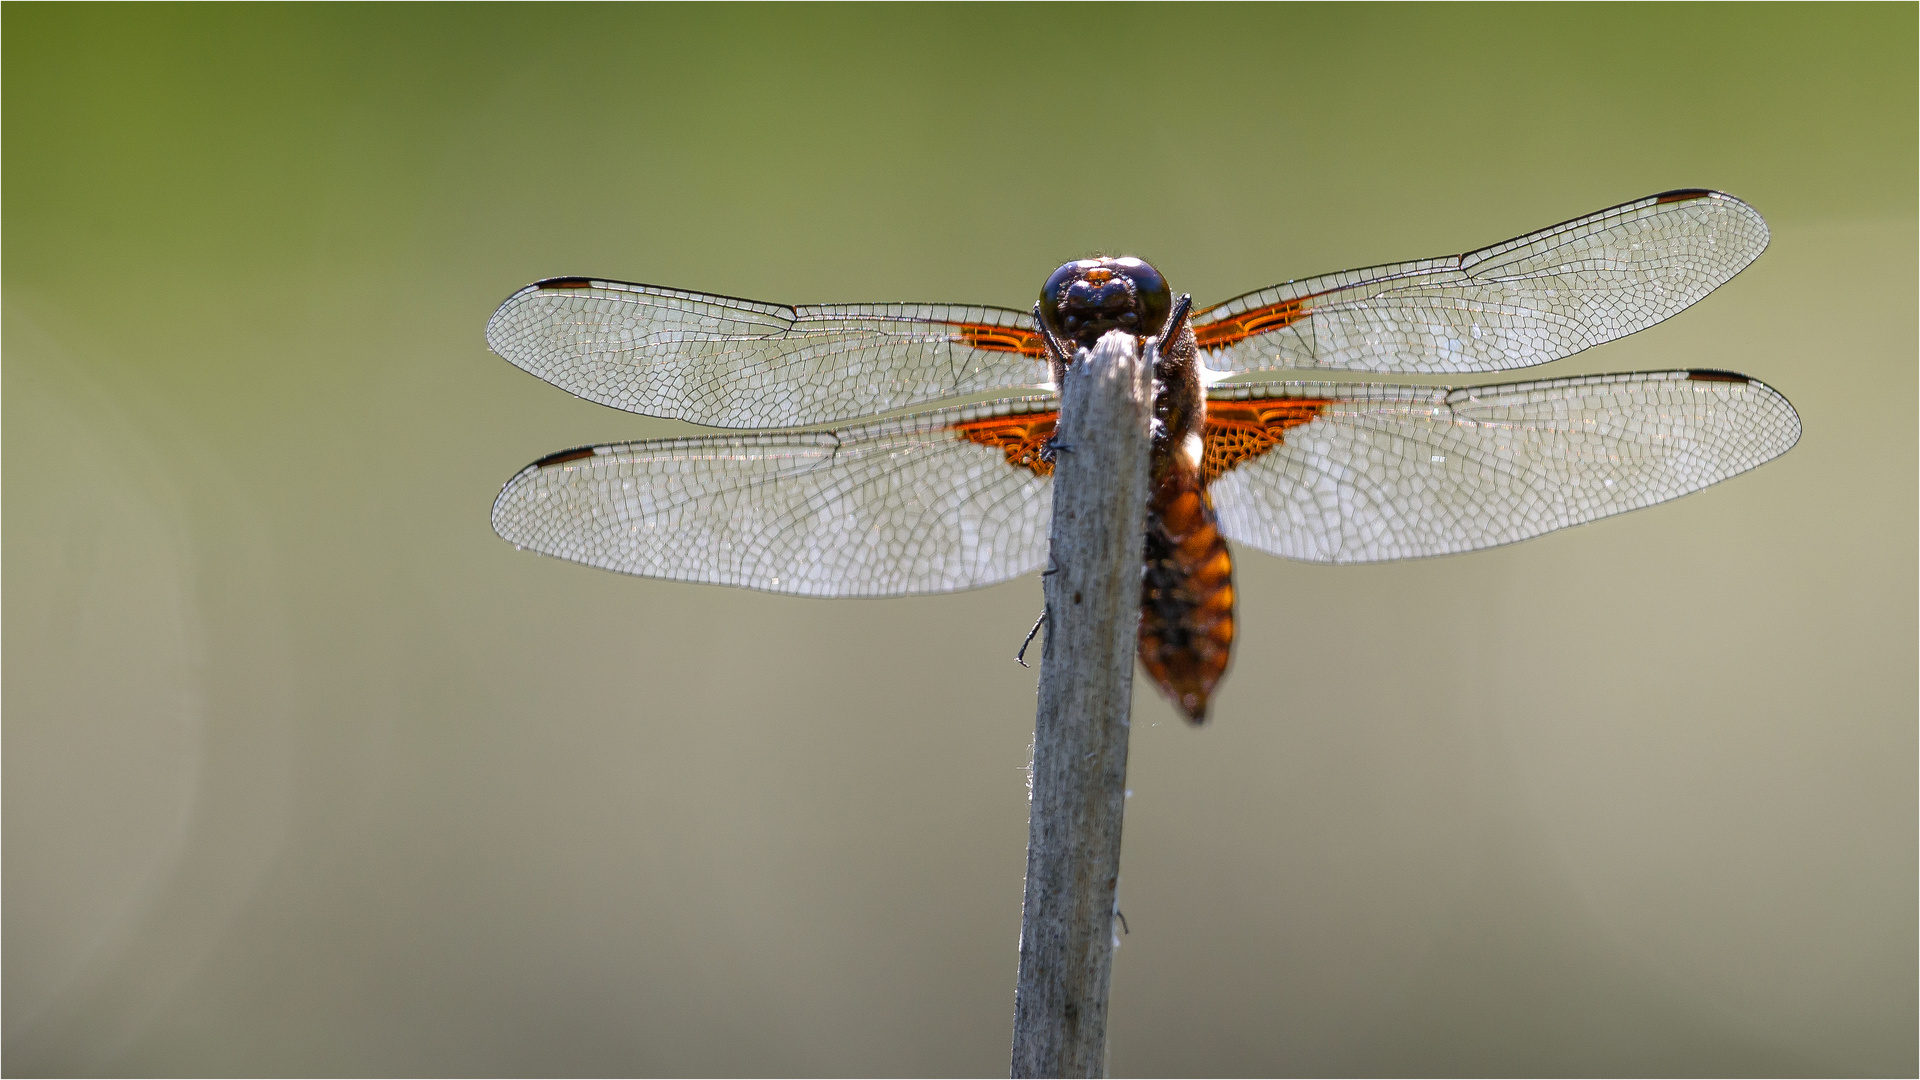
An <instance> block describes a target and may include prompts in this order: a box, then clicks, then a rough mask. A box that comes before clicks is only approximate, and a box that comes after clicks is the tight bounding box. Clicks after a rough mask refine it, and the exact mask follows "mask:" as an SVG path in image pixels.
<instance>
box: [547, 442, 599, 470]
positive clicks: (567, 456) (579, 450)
mask: <svg viewBox="0 0 1920 1080" xmlns="http://www.w3.org/2000/svg"><path fill="white" fill-rule="evenodd" d="M592 456H593V447H591V446H576V447H574V448H573V449H572V450H562V451H560V452H559V453H555V454H548V455H547V456H546V457H543V458H541V459H540V460H539V461H536V462H534V463H533V467H534V468H536V469H544V468H547V467H548V466H550V465H565V464H566V463H567V462H569V461H579V460H580V459H581V458H590V457H592Z"/></svg>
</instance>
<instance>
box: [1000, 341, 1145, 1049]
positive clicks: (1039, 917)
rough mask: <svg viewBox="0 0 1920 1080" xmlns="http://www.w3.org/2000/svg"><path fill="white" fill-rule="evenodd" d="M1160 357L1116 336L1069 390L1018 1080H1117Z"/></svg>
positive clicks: (1037, 756)
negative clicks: (1122, 883)
mask: <svg viewBox="0 0 1920 1080" xmlns="http://www.w3.org/2000/svg"><path fill="white" fill-rule="evenodd" d="M1152 352H1153V350H1151V349H1149V350H1148V355H1147V356H1145V357H1142V356H1140V355H1139V343H1138V340H1137V339H1135V338H1134V337H1133V336H1131V335H1129V334H1125V333H1122V332H1120V331H1117V330H1116V331H1113V332H1111V333H1109V334H1107V336H1106V337H1104V338H1102V339H1101V340H1100V342H1099V344H1098V345H1097V346H1096V347H1095V348H1094V349H1093V351H1092V352H1091V353H1089V352H1088V351H1086V350H1084V349H1083V350H1081V351H1080V353H1079V355H1078V356H1077V357H1076V358H1075V360H1074V362H1073V364H1072V366H1071V367H1070V368H1068V370H1067V375H1066V380H1065V382H1066V385H1064V386H1062V387H1061V388H1060V397H1061V405H1060V422H1059V425H1058V428H1057V435H1056V437H1055V441H1056V443H1057V446H1058V448H1057V450H1056V455H1055V458H1054V466H1053V533H1052V560H1051V566H1050V568H1049V573H1048V575H1047V576H1046V578H1045V579H1044V580H1045V585H1044V591H1045V595H1046V612H1047V615H1046V620H1047V637H1046V644H1045V648H1044V651H1043V652H1042V653H1041V660H1040V709H1039V713H1038V716H1037V717H1036V719H1035V723H1034V733H1033V799H1032V803H1031V805H1030V807H1029V809H1028V826H1027V829H1028V839H1027V892H1026V907H1025V909H1024V910H1023V912H1022V914H1021V921H1020V984H1019V988H1018V990H1017V991H1016V993H1015V996H1014V1007H1013V1075H1014V1076H1104V1075H1106V1066H1107V985H1108V976H1109V975H1110V973H1111V972H1112V969H1113V905H1114V889H1115V886H1116V885H1117V884H1118V881H1119V876H1120V824H1121V819H1122V817H1123V816H1124V814H1125V812H1126V788H1127V733H1128V722H1129V716H1128V713H1129V706H1130V704H1131V701H1132V696H1133V652H1134V635H1135V632H1136V631H1137V629H1138V625H1139V621H1140V559H1141V554H1142V552H1143V551H1144V549H1145V543H1146V538H1145V528H1146V522H1145V518H1146V505H1147V455H1148V450H1149V448H1150V446H1151V432H1150V424H1151V423H1152V418H1153V374H1152V373H1153V365H1152V362H1151V357H1152Z"/></svg>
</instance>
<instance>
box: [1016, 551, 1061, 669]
mask: <svg viewBox="0 0 1920 1080" xmlns="http://www.w3.org/2000/svg"><path fill="white" fill-rule="evenodd" d="M1045 572H1046V573H1049V574H1051V573H1053V571H1052V570H1047V571H1045ZM1046 622H1047V611H1046V609H1045V608H1041V609H1040V617H1039V618H1037V619H1035V620H1033V629H1031V630H1029V631H1027V640H1025V641H1022V642H1021V643H1020V651H1019V652H1017V653H1015V654H1014V655H1013V662H1014V663H1016V664H1019V665H1020V666H1021V667H1031V666H1032V665H1030V664H1028V663H1027V646H1029V645H1032V644H1033V638H1034V635H1035V634H1038V633H1039V632H1040V628H1041V627H1042V626H1044V625H1046Z"/></svg>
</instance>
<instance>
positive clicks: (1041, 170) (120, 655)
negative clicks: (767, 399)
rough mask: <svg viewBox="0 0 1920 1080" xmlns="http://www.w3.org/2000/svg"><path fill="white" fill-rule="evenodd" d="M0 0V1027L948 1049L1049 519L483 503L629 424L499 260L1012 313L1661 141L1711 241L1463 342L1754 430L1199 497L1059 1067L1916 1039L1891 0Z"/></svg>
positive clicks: (1489, 228)
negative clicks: (1106, 909) (1316, 523)
mask: <svg viewBox="0 0 1920 1080" xmlns="http://www.w3.org/2000/svg"><path fill="white" fill-rule="evenodd" d="M0 19H3V22H4V65H3V66H4V76H3V77H4V165H3V169H4V172H3V175H0V179H3V180H4V195H5V200H6V201H5V250H4V271H5V278H4V309H3V310H4V352H5V358H4V359H5V368H4V380H5V381H4V390H5V394H4V439H5V442H4V467H5V472H4V495H5V506H4V509H5V514H4V544H5V611H4V620H5V622H4V633H5V639H4V640H5V650H4V660H5V670H4V695H5V696H4V709H5V734H4V739H5V745H4V750H5V754H4V763H5V773H4V782H5V802H4V819H5V835H4V841H5V855H4V858H5V864H4V870H5V891H4V919H5V923H4V930H5V942H6V954H5V968H4V994H5V1008H4V1036H5V1040H4V1066H5V1069H6V1071H7V1072H8V1073H9V1074H12V1075H27V1074H58V1073H85V1074H119V1073H216V1074H220V1073H232V1074H241V1073H273V1074H288V1073H292V1074H307V1073H320V1074H326V1073H345V1074H354V1073H419V1074H443V1073H532V1074H551V1073H567V1074H575V1073H586V1074H596V1073H640V1074H648V1073H676V1074H678V1073H687V1074H761V1073H773V1074H844V1073H853V1074H871V1073H889V1074H923V1073H924V1074H949V1073H961V1074H982V1075H985V1074H996V1073H999V1074H1003V1073H1004V1069H1005V1067H1006V1061H1007V1048H1008V1040H1009V1032H1010V1025H1011V1017H1012V991H1013V982H1014V974H1015V967H1016V961H1017V955H1016V938H1017V935H1018V930H1019V919H1020V894H1021V877H1022V871H1023V867H1024V859H1025V843H1026V805H1025V780H1024V774H1023V767H1024V765H1025V764H1026V758H1027V747H1028V742H1029V739H1030V736H1031V730H1032V713H1033V700H1034V699H1033V692H1034V673H1033V672H1031V671H1027V670H1023V669H1021V668H1019V667H1017V666H1015V665H1014V664H1013V663H1012V662H1011V655H1012V653H1013V650H1014V648H1015V647H1016V646H1017V645H1018V643H1019V640H1020V638H1021V636H1022V634H1023V633H1024V632H1025V631H1026V628H1027V626H1028V624H1029V623H1030V622H1031V621H1032V618H1033V616H1034V614H1035V612H1036V611H1037V609H1038V605H1039V588H1038V583H1037V580H1029V581H1021V582H1016V583H1012V584H1008V585H1004V586H1001V587H998V588H993V589H987V590H983V591H978V592H973V593H967V594H961V595H955V596H947V597H933V598H924V599H913V600H895V601H872V602H851V601H809V600H801V599H793V598H786V597H773V596H765V595H758V594H752V593H746V592H741V591H734V590H725V589H712V588H702V587H697V586H688V585H677V584H668V583H661V582H654V581H645V580H640V579H634V578H623V577H618V576H615V575H611V574H606V573H602V572H598V571H592V570H587V569H584V568H581V567H577V566H573V565H569V564H566V563H562V562H558V561H554V560H550V559H543V558H539V557H536V556H534V555H531V554H525V553H518V552H515V551H514V550H513V549H512V548H511V547H509V546H508V545H507V544H505V543H503V542H501V541H500V540H498V539H496V538H495V537H494V535H493V534H492V532H491V531H490V529H489V528H488V524H487V511H488V507H489V505H490V503H491V500H492V498H493V495H494V493H495V492H496V491H497V490H498V487H499V485H500V484H501V483H502V482H503V481H505V480H506V479H507V478H508V477H509V476H510V475H512V474H513V473H514V471H515V470H517V469H518V468H520V466H522V465H524V464H525V463H526V462H528V461H530V460H532V459H534V458H536V457H538V456H540V455H542V454H545V453H547V452H549V451H552V450H556V449H560V448H563V447H569V446H575V445H578V444H581V443H584V442H591V441H604V440H612V439H626V438H635V437H647V436H654V435H664V434H673V433H680V432H684V431H687V430H690V429H688V428H687V427H686V426H685V425H680V424H674V423H670V422H665V421H655V420H649V419H645V418H640V417H632V416H627V415H623V414H619V413H616V412H613V411H611V410H608V409H604V408H601V407H599V406H596V405H591V404H588V403H585V402H582V401H579V400H575V399H573V398H570V397H569V396H567V395H566V394H564V393H562V392H560V391H558V390H555V389H552V388H550V387H548V386H546V385H544V384H542V383H540V382H538V381H536V380H534V379H531V378H529V377H527V376H526V375H524V374H522V373H520V372H518V371H516V370H514V369H513V368H511V367H509V366H508V365H507V364H506V363H504V362H503V361H501V360H499V359H497V358H495V357H493V356H491V355H490V354H489V353H488V352H487V350H486V347H485V344H484V342H483V340H482V333H481V332H482V327H483V326H484V323H485V321H486V318H487V316H488V314H489V313H490V312H491V311H492V309H493V307H494V305H495V304H497V303H498V302H499V301H500V300H501V299H502V298H503V297H505V296H506V295H507V294H508V293H509V292H510V291H512V290H513V289H515V288H516V287H518V286H520V285H522V284H524V283H526V282H528V281H531V280H534V279H536V278H540V277H545V276H550V275H558V274H595V275H602V276H607V277H614V278H624V279H629V280H639V281H649V282H658V283H663V284H670V285H677V286H682V287H686V288H693V289H703V290H708V291H715V292H724V293H730V294H734V295H743V296H751V297H762V298H767V299H772V300H780V301H790V302H803V301H821V300H828V301H831V300H861V299H877V300H891V299H912V300H960V301H970V302H979V303H991V304H1003V305H1009V306H1014V307H1024V306H1026V305H1027V304H1029V303H1030V302H1031V297H1032V296H1033V294H1034V292H1035V291H1036V290H1037V288H1038V287H1039V284H1040V282H1041V280H1042V279H1043V278H1044V277H1045V276H1046V274H1047V273H1048V272H1049V271H1050V270H1051V269H1052V268H1053V267H1054V266H1055V265H1057V264H1059V263H1060V262H1062V261H1065V260H1067V259H1069V258H1074V257H1079V256H1082V255H1085V254H1087V253H1089V252H1093V251H1105V252H1126V253H1133V254H1138V255H1141V256H1144V257H1147V258H1149V259H1152V260H1153V261H1154V262H1155V264H1156V265H1158V266H1159V267H1160V269H1161V270H1162V271H1164V272H1165V273H1166V274H1167V276H1168V277H1169V279H1170V280H1171V281H1172V282H1173V283H1174V286H1175V288H1176V289H1182V290H1190V291H1191V292H1192V293H1193V294H1194V297H1195V299H1196V301H1197V302H1198V303H1200V304H1203V305H1204V304H1207V303H1212V302H1216V301H1218V300H1221V299H1224V298H1226V297H1228V296H1231V295H1234V294H1237V293H1240V292H1242V291H1245V290H1248V289H1252V288H1256V287H1259V286H1263V285H1267V284H1270V283H1272V282H1275V281H1279V280H1282V279H1285V278H1290V277H1297V276H1304V275H1308V274H1314V273H1321V272H1326V271H1331V270H1336V269H1341V268H1345V267H1350V266H1359V265H1366V264H1369V263H1375V262H1381V261H1387V260H1392V259H1401V258H1410V257H1416V256H1426V255H1437V254H1442V253H1446V252H1454V251H1460V250H1464V249H1467V248H1470V247H1475V246H1478V245H1481V244H1485V243H1489V242H1492V241H1495V240H1499V239H1502V238H1505V237H1507V236H1511V235H1513V234H1516V233H1519V232H1523V231H1527V230H1530V229H1533V228H1536V227H1539V226H1543V225H1546V224H1549V223H1552V222H1555V221H1559V220H1561V219H1564V218H1567V217H1571V216H1574V215H1577V214H1581V213H1584V212H1587V211H1591V210H1595V209H1598V208H1600V207H1604V206H1608V205H1611V204H1613V203H1617V202H1620V201H1623V200H1626V199H1630V198H1634V197H1637V196H1640V195H1644V194H1648V193H1651V192H1656V191H1661V190H1665V189H1668V188H1675V187H1686V186H1707V187H1716V188H1721V189H1724V190H1727V191H1731V192H1733V193H1735V194H1737V195H1740V196H1741V197H1743V198H1745V199H1747V200H1749V201H1750V202H1752V203H1753V204H1754V205H1755V206H1756V207H1758V208H1759V209H1760V210H1761V211H1762V212H1763V213H1764V214H1766V215H1767V217H1768V220H1769V221H1770V222H1771V224H1772V227H1773V230H1774V232H1773V236H1774V239H1773V245H1772V248H1771V249H1770V251H1769V252H1768V253H1767V254H1766V255H1765V256H1764V257H1763V258H1762V259H1761V260H1760V261H1759V262H1758V263H1757V264H1755V265H1754V266H1753V267H1752V268H1751V269H1749V270H1748V271H1747V272H1746V273H1744V274H1742V275H1741V276H1740V277H1739V278H1738V279H1737V280H1735V281H1734V282H1733V283H1732V284H1731V285H1729V286H1728V287H1727V288H1725V289H1724V290H1722V291H1721V292H1719V293H1716V294H1715V295H1713V296H1712V297H1709V298H1708V299H1707V300H1706V301H1704V302H1703V303H1701V304H1700V305H1699V306H1698V307H1697V308H1696V309H1694V310H1692V311H1689V312H1687V313H1685V314H1684V315H1682V316H1680V317H1679V318H1677V319H1675V320H1673V321H1672V322H1671V323H1668V324H1665V325H1663V326H1660V327H1658V328H1655V329H1653V330H1650V331H1648V332H1646V333H1643V334H1640V335H1637V336H1635V337H1633V338H1631V339H1628V340H1626V341H1623V342H1619V343H1616V344H1611V345H1607V346H1603V347H1601V348H1599V349H1596V350H1593V351H1591V352H1589V353H1586V354H1582V355H1580V356H1577V357H1574V358H1572V359H1569V360H1566V361H1563V362H1561V363H1559V364H1556V365H1554V366H1552V367H1549V368H1545V369H1537V370H1536V371H1533V372H1527V373H1525V376H1524V377H1532V376H1534V375H1538V374H1544V375H1563V374H1574V373H1581V372H1589V371H1607V370H1639V369H1648V368H1667V367H1718V368H1732V369H1736V370H1740V371H1744V372H1747V373H1749V374H1752V375H1755V376H1758V377H1760V378H1762V379H1764V380H1766V381H1767V382H1769V383H1771V384H1772V385H1774V386H1776V387H1778V388H1779V389H1781V390H1782V391H1783V392H1785V393H1786V394H1787V395H1788V396H1789V397H1790V398H1791V399H1792V400H1793V401H1794V402H1795V404H1796V405H1797V406H1798V407H1799V409H1800V411H1801V414H1802V417H1803V420H1804V423H1805V436H1804V438H1803V439H1802V441H1801V443H1800V445H1799V446H1798V447H1797V448H1796V449H1795V450H1793V451H1792V452H1791V453H1790V454H1788V455H1787V456H1786V457H1785V458H1783V459H1781V460H1779V461H1777V462H1775V463H1773V464H1771V465H1768V466H1766V467H1764V468H1762V469H1760V470H1759V471H1757V472H1755V473H1752V474H1750V475H1747V476H1743V477H1740V478H1738V479H1736V480H1733V481H1731V482H1729V483H1727V484H1724V485H1722V486H1720V487H1716V488H1714V489H1712V490H1711V491H1708V492H1705V493H1703V494H1699V495H1695V496H1692V497H1690V498H1688V499H1685V500H1682V501H1680V502H1677V503H1675V504H1672V505H1669V506H1665V507H1661V508H1658V509H1654V510H1650V511H1647V512H1645V513H1639V514H1633V515H1629V516H1627V517H1625V518H1620V519H1615V520H1611V521H1607V522H1603V523H1600V524H1596V525H1590V526H1586V527H1583V528H1579V529H1575V530H1572V531H1569V532H1565V533H1560V534H1557V535H1553V536H1550V537H1547V538H1544V539H1541V540H1537V541H1534V542H1532V543H1529V544H1525V545H1521V546H1519V547H1514V548H1509V549H1505V550H1496V551H1490V552H1483V553H1479V554H1474V555H1469V556H1462V557H1455V558H1447V559H1439V560H1431V561H1426V562H1420V563H1414V564H1403V565H1385V566H1374V567H1359V568H1329V567H1321V566H1307V565H1296V564H1291V563H1286V562H1282V561H1280V560H1277V559H1272V558H1268V557H1265V556H1262V555H1260V554H1258V553H1251V552H1249V553H1243V557H1242V561H1241V564H1240V578H1239V585H1240V597H1241V601H1240V602H1241V615H1242V619H1243V623H1242V637H1241V639H1240V643H1239V649H1238V658H1237V666H1236V668H1235V670H1234V672H1233V673H1232V674H1231V676H1230V677H1229V680H1228V682H1227V683H1226V685H1225V687H1224V689H1223V691H1222V692H1221V694H1220V696H1219V697H1218V698H1217V708H1216V712H1215V719H1214V722H1213V724H1212V725H1211V726H1210V727H1208V728H1206V729H1204V730H1200V731H1193V730H1189V729H1188V728H1187V727H1186V726H1185V725H1184V724H1182V723H1180V722H1178V721H1177V720H1175V719H1174V717H1173V714H1172V712H1171V711H1170V710H1169V708H1168V707H1167V706H1166V705H1165V704H1164V703H1163V702H1161V701H1160V700H1159V699H1158V698H1157V697H1155V696H1154V695H1153V693H1152V692H1151V691H1150V690H1149V689H1147V688H1145V687H1144V686H1143V687H1142V688H1141V689H1140V691H1139V698H1138V701H1137V704H1136V707H1135V717H1136V721H1137V722H1136V724H1135V727H1134V743H1133V755H1132V785H1133V788H1134V792H1135V796H1134V798H1133V800H1132V801H1131V803H1130V805H1129V810H1128V817H1127V823H1126V846H1125V855H1124V859H1123V867H1124V875H1123V878H1122V880H1121V886H1120V889H1121V900H1122V904H1123V907H1124V910H1125V912H1126V914H1127V916H1128V919H1129V921H1130V925H1131V928H1132V933H1131V935H1130V936H1129V937H1127V938H1126V939H1125V944H1124V945H1123V947H1122V948H1121V949H1120V951H1119V953H1118V955H1117V958H1116V962H1115V968H1114V979H1113V1004H1112V1027H1111V1054H1112V1068H1113V1071H1114V1072H1115V1073H1117V1074H1285V1073H1306V1074H1341V1073H1361V1074H1378V1073H1388V1074H1393V1073H1413V1074H1447V1073H1513V1074H1527V1073H1550V1074H1553V1073H1558V1074H1574V1073H1577V1074H1635V1073H1655V1074H1668V1073H1682V1074H1772V1073H1785V1074H1860V1075H1870V1074H1872V1075H1897V1074H1904V1075H1911V1074H1912V1073H1913V1072H1914V1070H1915V1068H1916V1065H1917V1063H1916V1057H1915V1036H1916V1031H1915V1015H1916V1007H1917V1005H1920V1002H1917V1001H1916V989H1915V988H1916V974H1917V972H1916V961H1915V953H1916V934H1915V910H1916V889H1915V880H1916V871H1917V869H1920V868H1917V867H1916V855H1915V852H1916V830H1915V804H1916V795H1917V793H1916V765H1915V762H1916V749H1917V748H1916V738H1915V717H1916V650H1917V649H1920V642H1917V641H1916V630H1915V625H1916V599H1915V598H1916V587H1917V583H1916V559H1917V557H1920V553H1917V552H1916V529H1915V521H1916V501H1915V493H1916V484H1917V482H1920V478H1917V477H1916V469H1915V445H1916V420H1915V415H1916V414H1915V402H1916V397H1917V395H1920V387H1917V386H1916V351H1917V349H1920V345H1917V343H1916V321H1915V311H1916V300H1915V298H1916V290H1917V289H1920V283H1917V281H1916V260H1917V257H1920V256H1917V249H1916V241H1915V237H1916V213H1915V206H1916V177H1915V162H1916V155H1917V153H1920V147H1917V145H1916V135H1915V132H1916V109H1915V99H1916V61H1915V51H1916V50H1915V43H1916V18H1915V8H1914V6H1912V5H1910V4H1893V5H1882V6H1873V7H1844V6H1820V7H1789V6H1769V7H1764V8H1754V7H1731V6H1713V7H1658V6H1650V5H1635V6H1627V7H1611V6H1577V7H1553V8H1537V7H1515V6H1500V7H1460V6H1451V5H1448V6H1436V7H1413V8H1409V7H1395V6H1385V5H1369V6H1364V7H1335V8H1324V7H1304V6H1286V7H1277V8H1275V7H1250V6H1236V7H1203V6H1178V7H1159V6H1145V5H1140V6H1132V5H1128V6H1117V5H1079V6H1072V7H994V6H966V7H933V6H915V7H882V6H872V7H858V8H838V7H824V8H823V7H778V8H762V7H747V6H728V7H703V8H673V7H654V6H646V7H603V6H592V7H567V6H545V7H537V8H532V7H500V6H488V7H460V6H434V7H385V6H382V7H361V6H330V5H329V6H298V7H228V6H220V7H165V6H143V7H118V6H104V5H101V6H92V5H89V6H52V5H49V6H38V5H22V4H10V5H8V6H6V7H5V9H4V12H3V13H0ZM1515 377H1522V376H1515Z"/></svg>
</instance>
